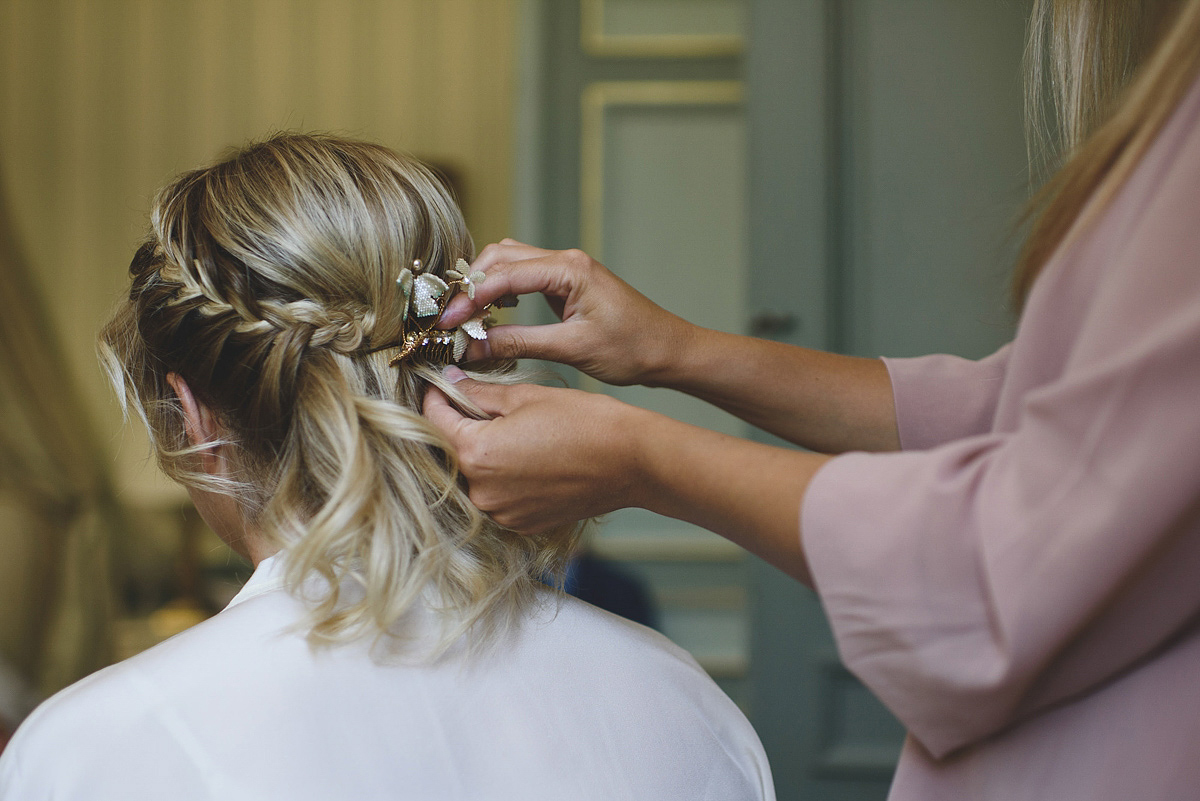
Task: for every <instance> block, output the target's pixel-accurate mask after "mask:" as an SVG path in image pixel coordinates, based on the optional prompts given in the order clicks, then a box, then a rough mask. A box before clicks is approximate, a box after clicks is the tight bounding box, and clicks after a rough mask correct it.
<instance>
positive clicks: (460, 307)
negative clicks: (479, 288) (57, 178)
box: [438, 297, 471, 328]
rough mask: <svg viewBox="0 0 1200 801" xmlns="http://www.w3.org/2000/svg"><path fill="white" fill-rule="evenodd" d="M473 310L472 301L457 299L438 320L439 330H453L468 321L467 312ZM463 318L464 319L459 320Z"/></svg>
mask: <svg viewBox="0 0 1200 801" xmlns="http://www.w3.org/2000/svg"><path fill="white" fill-rule="evenodd" d="M470 308H471V301H470V300H468V299H467V298H463V297H456V298H454V299H453V300H451V301H450V303H449V304H448V305H447V306H446V310H445V311H444V312H442V316H441V318H440V319H439V320H438V328H453V327H454V326H456V325H458V324H460V323H461V322H462V321H463V320H465V319H466V317H467V316H466V314H465V312H468V311H469V310H470ZM459 318H462V319H459Z"/></svg>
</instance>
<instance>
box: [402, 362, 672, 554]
mask: <svg viewBox="0 0 1200 801" xmlns="http://www.w3.org/2000/svg"><path fill="white" fill-rule="evenodd" d="M446 376H447V378H449V379H450V380H451V381H455V387H456V388H457V389H459V390H461V391H462V392H463V393H464V394H465V395H466V396H467V397H468V398H470V399H471V400H472V401H474V402H475V403H476V404H477V405H478V406H479V407H480V408H481V409H483V411H485V412H487V413H488V414H490V415H492V419H491V420H474V419H472V418H470V417H466V416H464V415H463V414H461V413H460V412H459V411H458V410H457V409H456V408H454V406H453V405H452V404H451V403H450V400H449V398H447V397H446V396H445V395H444V394H443V393H441V392H439V391H438V390H437V389H435V388H431V389H430V390H429V392H428V393H427V394H426V396H425V406H424V412H425V416H426V418H428V419H429V421H430V422H432V423H433V424H434V425H435V426H437V427H438V428H440V429H441V430H442V432H443V433H444V434H445V435H446V437H447V438H448V439H449V440H450V442H451V444H452V445H453V446H454V449H455V451H456V452H457V454H458V460H459V469H460V470H461V471H462V473H463V475H464V476H466V478H467V482H468V487H469V490H468V494H469V496H470V498H471V501H472V502H473V503H474V504H475V505H476V506H478V507H479V508H480V509H481V510H483V511H484V512H487V513H488V514H490V515H491V516H492V518H493V519H494V520H495V521H496V522H497V523H499V524H500V525H502V526H506V527H508V528H511V529H513V530H515V531H520V532H523V533H526V534H534V533H538V532H542V531H545V530H547V529H550V528H553V527H555V526H559V525H563V524H568V523H574V522H575V521H578V520H582V519H584V518H587V517H595V516H596V515H600V514H604V513H606V512H611V511H613V510H614V509H621V508H624V507H627V506H636V505H639V500H640V499H639V497H638V490H639V488H640V487H641V486H643V485H644V482H643V481H639V478H638V466H639V464H641V463H642V460H641V459H640V458H639V455H638V446H639V441H640V439H641V438H640V437H638V436H637V434H636V430H637V429H638V426H639V425H640V424H641V422H642V421H643V420H644V419H645V418H653V416H654V415H653V414H652V413H651V412H647V411H644V410H642V409H637V408H635V407H633V406H629V405H627V404H624V403H621V402H620V401H617V400H615V399H613V398H610V397H608V396H606V395H596V394H592V393H589V392H580V391H578V390H572V389H558V388H553V387H542V386H536V385H533V384H519V385H516V386H502V385H498V384H487V383H482V382H478V381H473V380H471V379H469V378H467V377H466V376H465V374H462V372H461V371H459V370H458V369H457V368H453V367H452V368H449V369H447V371H446ZM456 379H457V380H456Z"/></svg>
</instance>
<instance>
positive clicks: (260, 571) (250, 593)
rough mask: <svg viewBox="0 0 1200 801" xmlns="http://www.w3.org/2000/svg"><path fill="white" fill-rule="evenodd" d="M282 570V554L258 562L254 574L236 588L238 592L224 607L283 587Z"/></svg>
mask: <svg viewBox="0 0 1200 801" xmlns="http://www.w3.org/2000/svg"><path fill="white" fill-rule="evenodd" d="M283 572H284V564H283V557H282V554H280V553H277V554H274V555H272V556H268V557H267V558H266V559H264V560H262V561H261V562H259V563H258V567H256V568H255V569H254V574H253V575H252V576H250V580H249V581H247V582H246V583H245V584H244V585H243V586H242V588H241V589H240V590H238V594H237V595H235V596H233V600H231V601H230V602H229V603H228V604H227V605H226V606H225V608H226V609H232V608H233V607H235V606H237V605H238V604H240V603H242V602H243V601H248V600H250V599H251V598H255V597H257V596H259V595H265V594H267V593H268V592H274V591H275V590H279V589H283Z"/></svg>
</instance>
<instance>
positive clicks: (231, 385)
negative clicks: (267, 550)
mask: <svg viewBox="0 0 1200 801" xmlns="http://www.w3.org/2000/svg"><path fill="white" fill-rule="evenodd" d="M472 250H473V249H472V245H471V241H470V236H469V234H468V233H467V230H466V226H465V224H464V223H463V221H462V217H461V215H460V213H459V211H458V209H457V208H456V207H455V205H454V203H453V201H452V200H451V198H450V197H449V195H448V194H447V192H446V190H445V188H444V187H443V186H442V185H441V184H440V182H439V181H438V180H437V179H436V178H434V177H433V175H432V174H431V173H430V172H429V171H428V170H427V169H426V168H425V167H424V166H422V165H421V164H419V163H417V162H415V161H413V160H411V159H406V158H404V157H401V156H399V155H397V154H395V153H393V152H392V151H389V150H387V149H385V148H382V147H379V146H377V145H371V144H367V143H363V142H355V141H351V140H345V139H337V138H333V137H312V136H299V135H282V136H279V137H276V138H274V139H271V140H268V141H266V142H263V143H260V144H258V145H253V146H251V147H249V148H247V149H246V150H243V151H241V152H239V153H236V154H235V155H233V156H232V157H230V158H229V159H226V160H225V161H222V162H218V163H217V164H214V165H213V166H211V167H208V168H206V169H202V170H196V171H193V172H190V173H187V174H185V175H183V176H181V177H180V178H179V179H177V180H176V181H175V182H174V183H172V184H171V185H170V186H168V187H166V188H165V189H163V190H162V191H161V192H160V193H159V195H158V196H157V198H156V200H155V204H154V209H153V212H152V215H151V234H150V236H149V238H148V239H147V241H146V243H145V244H144V245H143V246H142V247H141V248H140V249H139V250H138V252H137V254H136V255H135V256H134V259H133V263H132V264H131V265H130V272H131V275H132V278H133V282H132V286H131V289H130V293H129V300H128V302H127V303H126V304H125V305H123V306H122V307H121V308H120V309H119V310H118V312H117V314H116V316H115V317H114V319H113V320H112V322H110V323H109V325H108V326H107V327H106V328H105V331H104V332H103V334H102V356H103V358H104V360H105V363H106V366H107V368H108V370H109V373H110V375H111V376H113V378H114V383H116V384H117V385H118V391H119V392H120V393H121V395H122V399H123V400H124V401H126V402H127V403H129V405H132V406H133V407H134V408H135V409H136V410H137V411H138V413H139V414H140V415H141V416H142V418H143V419H144V420H145V421H146V423H147V427H148V428H149V430H150V432H151V437H152V440H153V442H154V445H155V448H156V450H157V454H158V459H159V463H160V464H161V465H162V466H163V468H164V470H165V471H166V472H167V473H168V475H170V476H172V477H173V478H176V479H177V480H179V481H181V482H183V483H186V484H189V485H192V486H197V487H200V488H204V489H210V490H216V491H220V492H225V493H228V494H231V495H234V496H235V497H236V498H237V499H238V500H239V504H240V507H241V508H242V509H243V510H244V514H245V517H246V519H247V521H248V522H249V523H250V524H252V525H253V527H254V528H256V529H257V530H258V531H259V532H260V533H261V535H262V536H263V537H265V538H267V539H268V540H269V541H271V542H274V543H276V544H277V545H279V546H280V547H281V548H282V549H283V551H284V556H285V560H286V561H285V564H286V566H287V577H288V583H289V586H291V587H292V588H293V589H294V590H296V591H297V592H299V591H300V590H301V588H302V587H307V588H311V587H313V586H317V587H321V588H323V589H322V590H320V591H318V592H317V593H316V594H315V595H313V596H311V597H309V598H308V600H309V601H310V602H311V607H310V609H311V614H312V619H311V621H310V623H311V635H310V636H311V638H312V639H313V641H314V642H318V643H333V642H338V641H343V640H346V639H349V638H352V637H355V636H359V635H362V634H375V635H383V634H386V635H389V636H393V637H403V635H404V633H405V631H404V626H403V621H404V620H405V615H406V614H407V613H408V611H409V610H411V609H413V608H415V606H416V605H417V604H418V603H422V602H424V601H426V600H431V602H432V603H433V606H434V608H436V609H437V610H439V611H440V612H441V614H442V620H443V623H444V636H443V637H442V639H441V641H440V642H439V646H441V647H445V646H447V645H448V644H449V643H450V642H452V641H453V640H454V639H456V638H457V637H458V636H459V635H461V634H462V633H463V632H465V631H467V630H469V629H477V630H480V631H488V630H492V629H494V628H496V627H500V626H503V625H504V624H505V623H506V622H510V621H512V620H514V619H515V616H516V615H517V613H519V612H520V610H522V609H524V608H525V607H526V605H527V604H528V602H529V601H530V599H531V598H532V597H533V595H534V590H535V588H536V586H538V585H539V583H540V579H541V578H542V577H543V576H545V575H547V574H552V573H554V572H555V571H556V570H557V569H559V568H561V566H562V565H563V564H564V562H565V560H566V558H567V557H568V555H569V554H570V553H571V551H572V550H573V548H574V543H575V540H576V538H577V536H578V531H577V530H575V529H572V530H571V531H558V532H549V533H547V534H545V535H541V536H538V537H522V536H518V535H516V534H514V533H513V532H510V531H508V530H506V529H504V528H502V527H501V526H499V525H497V524H496V523H495V522H494V521H492V520H491V519H489V518H488V517H486V516H485V515H483V514H482V513H481V512H480V511H479V510H478V509H476V508H475V507H474V506H473V505H472V504H471V502H470V500H469V499H468V498H467V495H466V492H465V489H464V487H463V486H462V485H461V484H460V482H459V478H458V475H457V469H456V465H455V460H454V455H453V453H452V452H451V451H450V448H449V445H448V444H447V442H446V441H445V439H444V438H443V436H442V435H441V433H440V432H439V431H438V430H437V429H436V428H435V427H433V426H432V425H431V424H430V423H429V422H428V421H426V420H425V419H424V417H422V416H421V414H420V412H419V410H420V408H421V403H422V399H423V397H424V393H425V391H426V390H427V388H428V387H429V386H431V385H434V386H437V387H438V388H439V389H441V390H442V391H443V392H445V393H447V394H448V395H449V396H450V397H451V398H454V399H455V401H456V402H457V403H459V405H460V406H461V407H462V408H464V409H466V410H468V411H470V412H471V413H473V414H476V415H477V416H479V417H483V416H484V415H483V413H482V412H481V411H480V410H479V409H477V408H475V407H474V406H473V405H472V404H471V402H470V401H469V400H468V399H466V398H465V397H464V396H462V394H461V393H459V392H457V391H456V390H455V388H454V387H453V385H451V384H449V383H448V382H446V381H445V379H444V378H443V377H442V375H441V372H440V370H439V369H438V368H437V367H436V366H434V365H429V364H424V363H422V362H420V361H406V362H404V363H402V364H401V365H400V366H399V367H398V368H392V367H389V366H388V361H389V354H388V353H387V352H386V351H385V350H381V349H380V346H386V345H387V344H388V343H397V344H399V343H400V342H401V339H402V333H403V330H404V319H405V308H406V306H405V299H404V297H403V295H402V294H401V292H400V291H398V289H397V286H396V278H397V276H398V275H399V274H400V271H401V270H402V269H404V268H405V267H407V266H410V265H411V264H412V263H413V261H414V259H420V260H421V261H422V262H423V264H424V265H425V269H426V271H428V272H432V273H433V274H436V275H444V274H445V271H446V270H447V269H448V268H451V267H452V266H453V265H454V264H455V261H456V260H457V259H459V258H465V259H470V258H471V255H472ZM170 372H175V373H178V374H179V375H180V376H181V377H183V378H184V379H185V380H186V381H187V383H188V385H189V386H190V387H191V388H192V391H193V392H194V393H195V395H196V397H197V399H199V400H200V401H201V402H203V403H204V404H205V405H206V406H207V407H208V408H209V409H211V410H212V411H213V412H214V413H215V414H216V415H217V417H218V419H219V420H220V422H221V424H222V428H223V429H224V431H225V432H226V444H228V445H229V446H230V447H229V450H228V454H229V459H230V460H231V461H232V463H233V466H234V468H235V476H236V479H230V480H227V481H224V482H222V481H218V480H216V479H214V478H212V477H211V476H208V475H206V474H204V473H203V472H202V471H200V470H198V469H196V465H195V463H194V462H193V461H192V460H191V459H190V458H189V457H190V455H191V454H193V453H194V452H195V449H194V448H190V447H188V445H187V438H186V435H185V432H184V430H183V416H182V412H181V410H180V406H179V403H178V401H177V400H176V399H175V397H174V395H173V393H172V391H171V388H170V386H169V384H168V382H167V380H166V376H167V374H168V373H170ZM473 375H475V377H477V378H479V379H481V380H488V381H503V382H510V383H511V382H513V381H516V380H519V379H520V378H521V376H520V375H519V374H517V373H516V372H514V365H512V364H510V363H501V364H494V365H490V366H489V367H488V368H487V370H486V372H483V373H473ZM314 576H316V577H320V578H321V579H323V581H320V582H316V583H315V584H313V585H309V584H306V583H305V582H306V581H307V580H308V579H309V578H310V577H314ZM481 641H482V638H480V639H479V640H476V642H481ZM439 650H440V648H435V653H436V652H438V651H439Z"/></svg>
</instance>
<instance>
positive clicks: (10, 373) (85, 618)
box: [0, 195, 121, 692]
mask: <svg viewBox="0 0 1200 801" xmlns="http://www.w3.org/2000/svg"><path fill="white" fill-rule="evenodd" d="M4 200H5V198H4V197H3V195H0V297H2V298H3V299H4V303H3V309H2V310H0V548H2V549H3V553H4V555H5V557H6V558H5V559H3V560H2V561H0V593H2V596H0V597H2V598H3V607H2V614H0V652H2V653H3V656H4V657H6V658H7V660H8V661H9V662H10V663H12V664H13V665H14V666H15V667H16V668H17V670H18V671H20V672H21V673H22V674H24V676H25V677H26V679H27V680H28V681H30V682H31V683H32V684H34V685H35V686H36V687H38V688H39V689H41V690H42V691H43V692H48V691H53V690H55V689H58V688H59V687H61V686H63V685H65V684H67V683H69V682H71V681H74V680H75V679H77V678H79V677H81V676H83V675H86V674H87V673H89V672H91V671H92V670H94V669H96V668H97V667H100V666H102V665H104V664H106V662H107V660H108V657H109V636H108V635H109V624H110V622H111V613H112V609H113V603H112V596H111V588H112V581H111V574H110V564H111V563H110V558H109V557H110V550H111V546H112V541H113V537H112V535H113V532H114V531H115V530H116V529H117V527H118V526H119V525H120V522H121V514H120V510H119V509H118V507H117V504H116V502H115V499H114V497H113V492H112V488H111V485H110V482H109V478H108V470H107V467H106V464H107V459H106V458H104V457H103V456H102V454H103V453H104V452H103V450H102V449H100V448H99V447H97V444H96V442H95V438H94V435H93V433H92V429H91V426H90V425H89V422H88V415H87V413H86V409H85V408H84V406H83V405H82V404H81V403H80V398H79V395H78V394H77V392H76V390H75V382H74V381H72V380H71V378H70V373H69V371H68V370H67V369H66V365H65V361H64V359H63V357H62V354H61V351H60V350H59V347H58V344H57V337H56V336H55V333H54V331H53V329H52V327H51V326H50V325H49V322H48V317H47V315H46V314H45V313H44V310H43V307H42V303H41V299H40V298H39V297H38V295H37V292H35V290H34V288H33V284H32V282H31V281H30V278H29V269H28V263H27V262H26V261H25V259H24V257H23V256H22V248H21V246H20V244H19V242H18V241H17V238H16V235H15V233H14V230H13V226H12V224H11V215H10V213H9V208H8V205H7V203H5V202H4Z"/></svg>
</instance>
